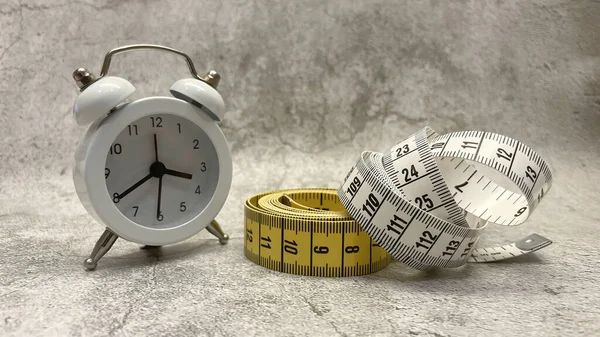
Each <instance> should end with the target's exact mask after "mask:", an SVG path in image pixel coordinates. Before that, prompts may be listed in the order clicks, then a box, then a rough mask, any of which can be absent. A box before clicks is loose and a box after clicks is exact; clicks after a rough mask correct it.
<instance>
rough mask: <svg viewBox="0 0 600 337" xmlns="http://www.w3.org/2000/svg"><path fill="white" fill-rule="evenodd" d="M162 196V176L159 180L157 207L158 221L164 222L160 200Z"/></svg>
mask: <svg viewBox="0 0 600 337" xmlns="http://www.w3.org/2000/svg"><path fill="white" fill-rule="evenodd" d="M161 196H162V176H160V178H158V203H157V205H156V220H158V221H162V219H163V216H162V214H161V212H160V199H161Z"/></svg>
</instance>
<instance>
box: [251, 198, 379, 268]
mask: <svg viewBox="0 0 600 337" xmlns="http://www.w3.org/2000/svg"><path fill="white" fill-rule="evenodd" d="M318 207H321V208H324V210H319V209H317V208H318ZM245 218H246V221H245V225H246V238H245V244H244V249H245V253H246V256H247V257H248V258H249V259H250V260H252V261H253V262H255V263H257V264H259V265H262V266H264V267H267V268H269V269H273V270H277V271H282V272H287V273H292V274H300V275H314V276H352V275H364V274H368V273H371V272H375V271H377V270H380V269H382V268H384V267H385V266H386V265H387V264H388V263H389V261H390V256H389V255H388V254H387V253H386V252H385V251H384V250H383V249H382V248H381V247H379V245H378V244H377V243H375V242H374V241H373V240H372V239H371V238H370V237H369V236H368V235H367V234H366V233H365V232H364V231H363V230H362V229H361V227H360V226H359V225H358V224H357V223H356V222H355V221H354V220H353V219H352V218H351V217H350V215H349V214H348V213H347V212H346V211H345V210H344V208H343V206H342V205H341V203H340V202H339V200H338V197H337V195H336V192H335V190H334V189H299V190H282V191H274V192H271V193H264V194H259V195H256V196H253V197H251V198H249V199H248V200H247V201H246V205H245ZM255 234H258V235H259V237H258V238H257V237H256V236H255ZM266 238H268V240H269V245H268V246H269V247H268V248H267V247H265V246H264V245H261V244H264V243H265V240H264V239H266Z"/></svg>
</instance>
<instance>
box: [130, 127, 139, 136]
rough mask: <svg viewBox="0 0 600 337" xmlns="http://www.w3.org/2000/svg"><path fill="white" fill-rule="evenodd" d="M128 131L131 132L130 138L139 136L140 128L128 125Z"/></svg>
mask: <svg viewBox="0 0 600 337" xmlns="http://www.w3.org/2000/svg"><path fill="white" fill-rule="evenodd" d="M127 130H128V131H129V135H130V136H137V135H138V126H137V125H136V124H133V125H127Z"/></svg>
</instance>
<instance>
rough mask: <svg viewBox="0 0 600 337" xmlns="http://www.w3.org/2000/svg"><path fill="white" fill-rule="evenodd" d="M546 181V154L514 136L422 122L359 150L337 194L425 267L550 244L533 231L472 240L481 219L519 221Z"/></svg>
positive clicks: (392, 248) (412, 262) (373, 230)
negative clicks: (509, 240)
mask: <svg viewBox="0 0 600 337" xmlns="http://www.w3.org/2000/svg"><path fill="white" fill-rule="evenodd" d="M467 160H468V161H472V162H476V163H480V164H483V165H485V166H487V167H489V168H491V169H494V170H495V171H497V172H499V173H501V174H502V175H504V176H505V177H507V178H509V179H510V180H511V181H512V182H513V183H514V184H515V185H516V186H517V187H518V190H519V192H520V193H516V192H511V191H509V190H507V189H505V188H503V187H501V186H500V185H498V184H496V183H494V182H492V181H491V180H490V179H488V178H486V176H485V175H484V174H483V173H482V172H480V171H479V170H478V169H477V168H475V167H474V166H472V165H470V164H469V163H468V162H467ZM551 184H552V174H551V173H550V170H549V168H548V165H547V164H546V162H545V161H544V160H543V159H542V158H541V157H540V156H539V155H538V154H537V153H535V152H534V151H532V150H531V149H530V148H529V147H527V146H526V145H524V144H523V143H520V142H518V141H516V140H514V139H511V138H508V137H505V136H501V135H498V134H494V133H488V132H480V131H465V132H455V133H450V134H446V135H442V136H438V135H437V134H436V133H435V132H434V131H433V130H432V129H430V128H424V129H422V130H420V131H418V132H417V133H415V134H414V135H412V136H411V137H409V138H408V139H406V140H405V141H403V142H402V143H400V144H398V145H396V146H394V147H392V148H391V149H390V150H388V151H387V152H386V153H384V154H380V153H374V152H364V153H363V154H362V155H361V157H360V158H359V160H358V162H357V163H356V165H355V166H354V167H353V168H352V169H351V170H350V173H349V174H348V175H347V177H346V179H345V180H344V183H343V184H342V186H341V187H340V189H339V190H338V195H339V197H340V200H341V202H342V204H343V205H344V207H345V208H346V210H348V212H349V213H350V214H351V215H352V217H353V218H354V219H355V220H356V221H357V222H358V223H359V224H360V225H361V227H362V228H363V229H364V230H365V231H366V232H367V233H368V234H369V235H370V236H371V237H372V238H373V239H374V240H375V241H376V242H378V243H379V244H380V245H381V247H382V248H384V249H385V250H386V251H387V252H388V253H390V254H391V255H392V256H393V257H394V258H396V259H397V260H398V261H400V262H402V263H404V264H406V265H409V266H411V267H413V268H416V269H426V268H429V267H432V266H437V267H458V266H460V265H463V264H465V263H466V262H468V261H469V262H488V261H497V260H502V259H507V258H511V257H515V256H518V255H523V254H527V253H530V252H533V251H536V250H539V249H541V248H543V247H545V246H548V245H549V244H551V243H552V241H550V240H548V239H546V238H544V237H543V236H541V235H538V234H532V235H530V236H528V237H526V238H524V239H522V240H519V241H517V242H515V243H513V244H509V245H504V246H498V247H491V248H475V247H476V245H477V241H478V240H479V238H480V236H481V234H482V232H483V230H484V229H485V227H486V225H487V223H495V224H499V225H505V226H514V225H519V224H521V223H523V222H524V221H525V220H526V219H527V218H528V217H529V215H530V214H531V213H532V212H533V210H534V209H535V208H536V206H537V205H538V204H539V202H540V201H541V200H542V198H543V197H544V194H545V193H546V192H547V191H548V189H549V188H550V186H551Z"/></svg>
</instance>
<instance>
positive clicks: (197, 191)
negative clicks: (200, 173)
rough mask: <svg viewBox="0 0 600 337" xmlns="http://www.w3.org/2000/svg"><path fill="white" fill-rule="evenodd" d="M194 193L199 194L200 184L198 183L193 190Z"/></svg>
mask: <svg viewBox="0 0 600 337" xmlns="http://www.w3.org/2000/svg"><path fill="white" fill-rule="evenodd" d="M194 193H195V194H200V185H198V187H196V192H194Z"/></svg>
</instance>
